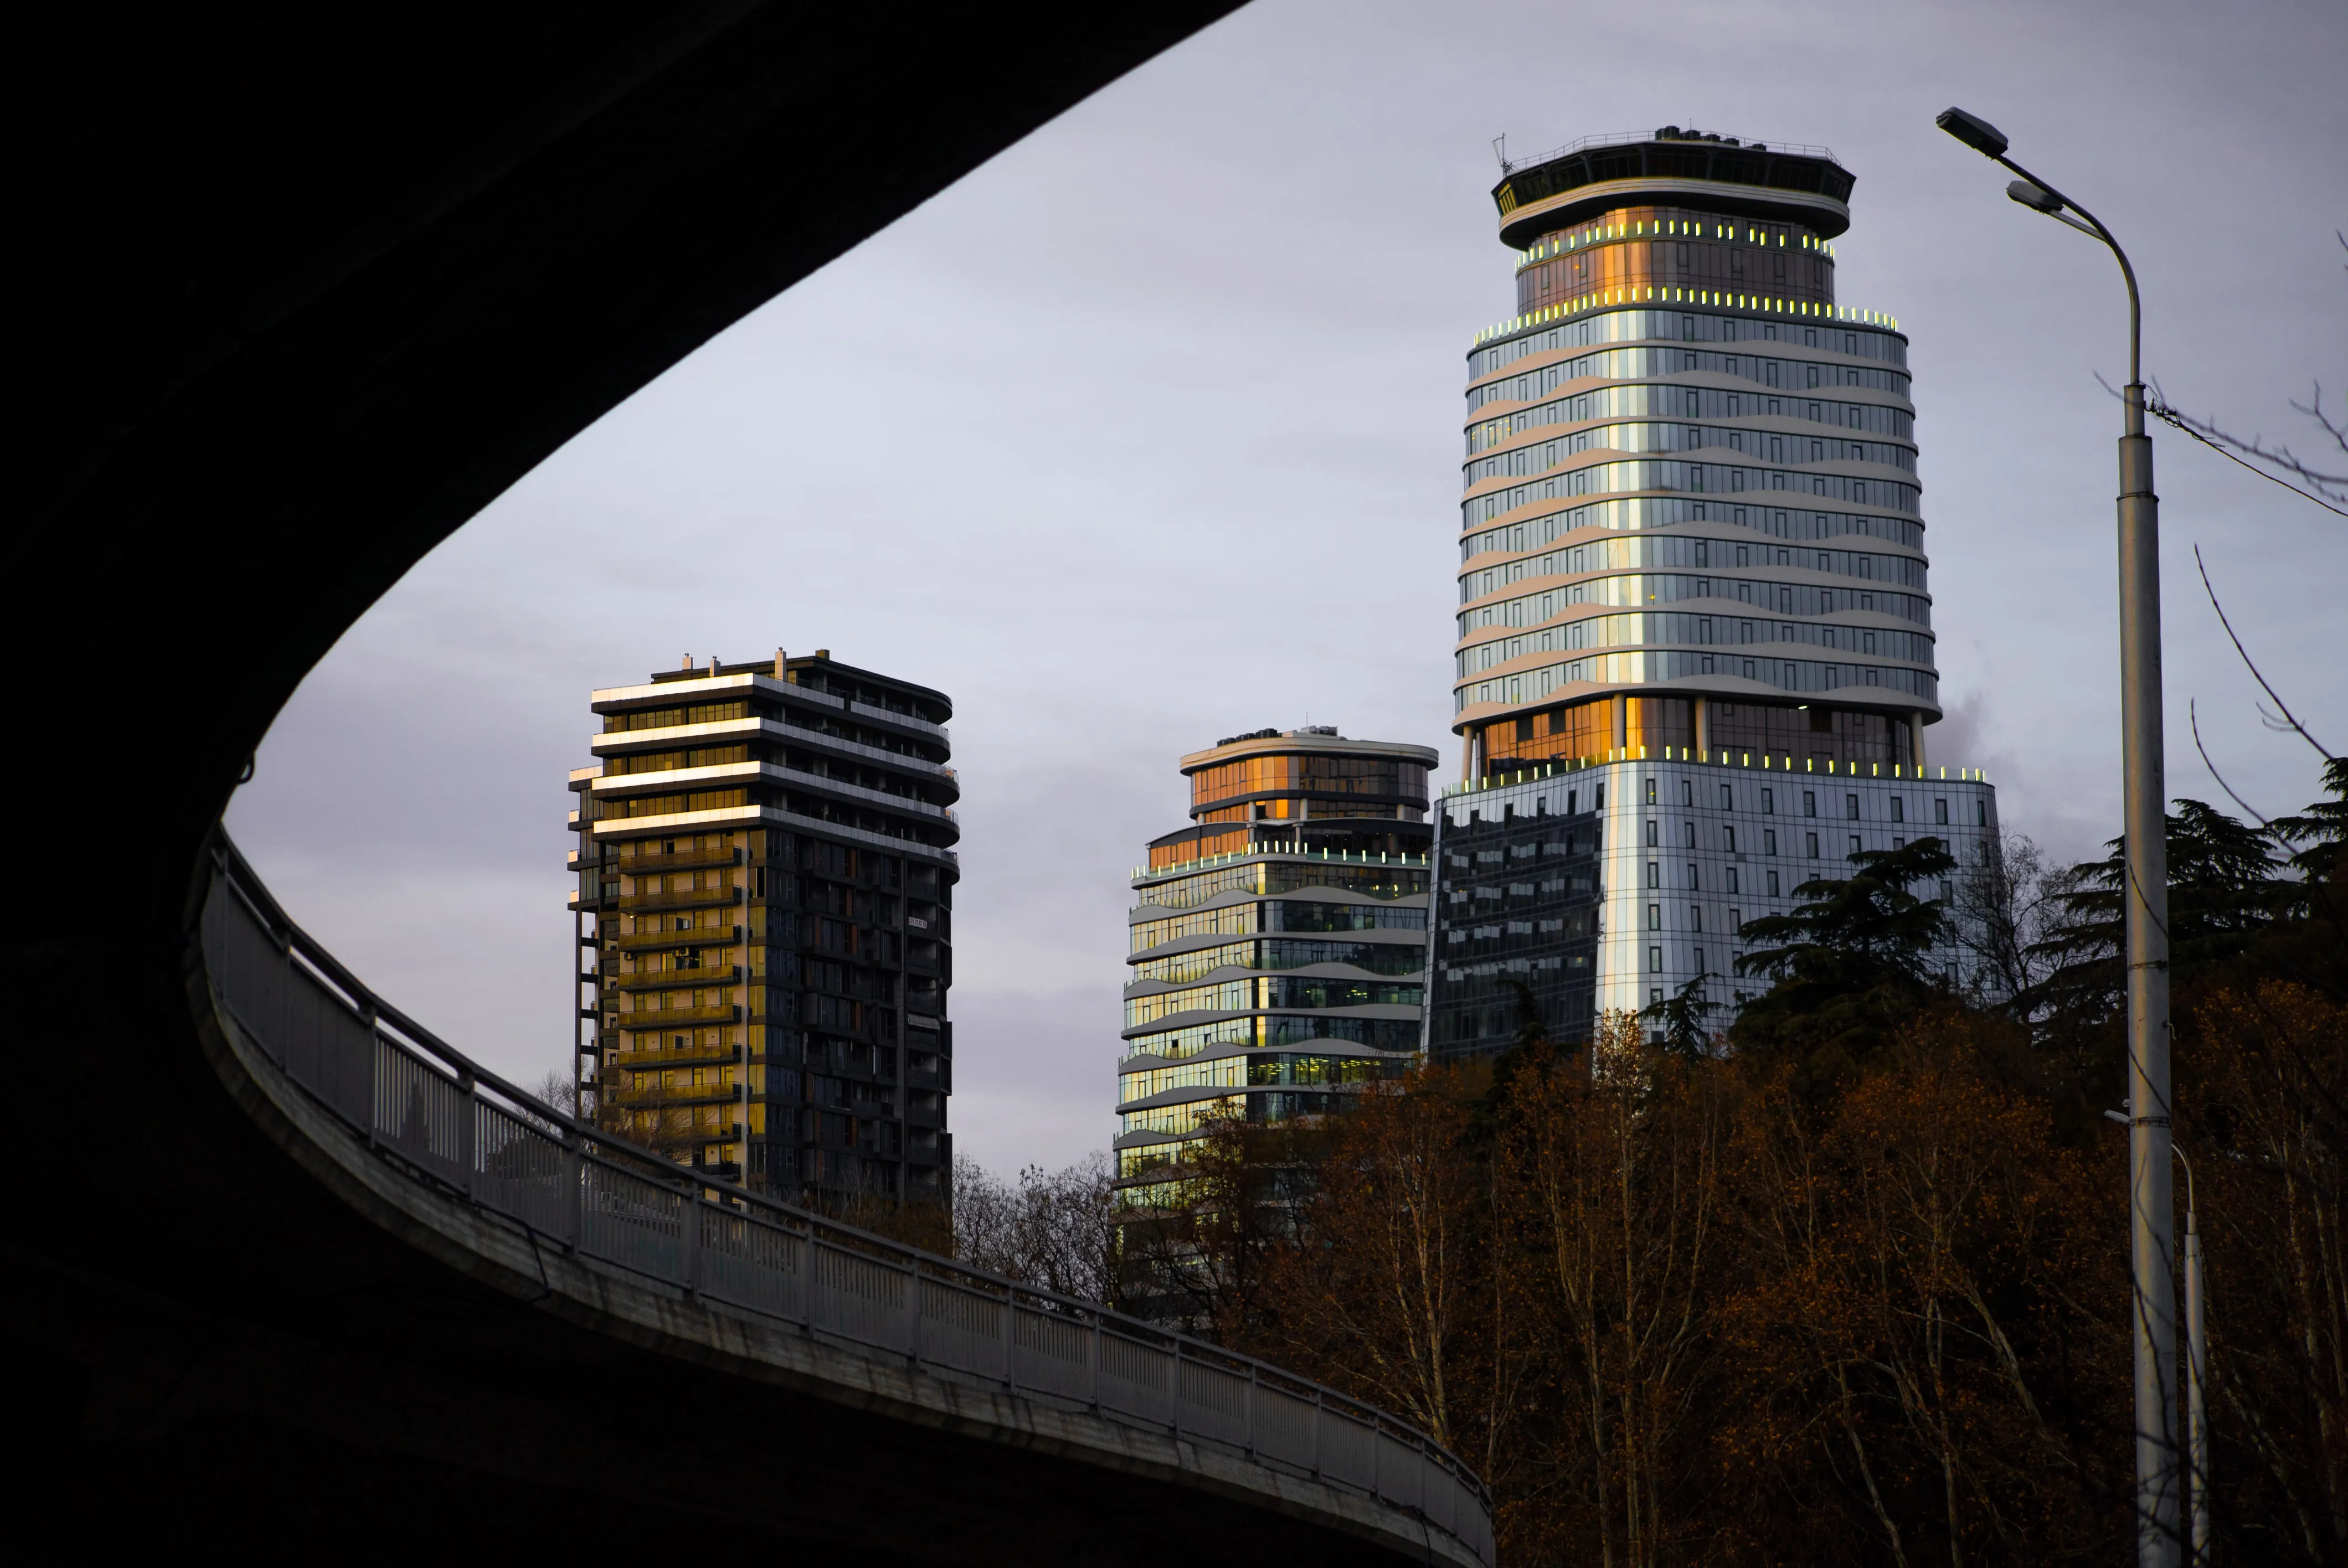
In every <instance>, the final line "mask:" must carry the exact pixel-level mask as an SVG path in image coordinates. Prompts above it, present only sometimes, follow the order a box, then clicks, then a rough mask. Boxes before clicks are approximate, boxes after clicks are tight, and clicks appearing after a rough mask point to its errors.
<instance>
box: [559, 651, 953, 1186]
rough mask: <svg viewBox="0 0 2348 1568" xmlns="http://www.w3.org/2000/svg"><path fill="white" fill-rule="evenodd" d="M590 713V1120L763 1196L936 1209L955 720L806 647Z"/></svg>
mask: <svg viewBox="0 0 2348 1568" xmlns="http://www.w3.org/2000/svg"><path fill="white" fill-rule="evenodd" d="M591 706H592V711H593V712H595V714H596V715H597V717H598V720H599V723H600V726H601V727H600V731H599V733H597V734H596V735H595V736H594V738H593V741H592V752H593V754H594V755H595V757H596V759H597V760H596V762H595V763H594V764H592V765H590V766H588V767H584V768H582V769H580V770H578V771H577V772H575V773H574V774H572V778H571V789H572V793H573V794H575V795H576V796H577V797H578V801H579V804H578V808H577V809H576V810H574V811H573V812H572V815H571V825H572V830H573V832H574V833H575V834H576V835H577V839H578V847H577V848H576V849H574V850H573V851H572V853H571V857H570V858H571V862H572V870H573V871H574V872H575V873H576V876H577V878H578V886H577V888H576V889H575V891H574V892H573V893H572V908H573V918H574V927H575V936H576V940H577V950H578V952H579V955H580V963H579V966H578V998H577V1013H578V1017H579V1020H580V1021H579V1036H578V1059H577V1064H578V1083H579V1089H580V1092H581V1100H582V1107H584V1108H586V1109H588V1110H589V1111H591V1112H592V1114H593V1115H594V1116H595V1118H596V1119H597V1120H598V1121H599V1122H602V1124H604V1125H607V1126H609V1127H611V1128H612V1129H613V1131H614V1132H617V1133H619V1134H621V1135H623V1136H625V1137H628V1138H630V1139H632V1140H633V1141H635V1142H637V1143H646V1144H650V1145H652V1146H653V1147H655V1148H657V1149H659V1150H660V1151H661V1152H662V1153H665V1154H667V1155H669V1157H671V1158H673V1159H675V1160H677V1161H679V1162H680V1163H685V1164H689V1165H692V1166H694V1167H695V1168H697V1169H703V1170H707V1171H709V1172H711V1173H713V1174H715V1175H719V1176H723V1177H725V1178H726V1179H729V1180H735V1181H741V1182H746V1183H747V1184H750V1185H751V1186H753V1187H756V1188H759V1189H761V1190H764V1191H767V1192H771V1193H774V1194H778V1195H781V1196H786V1197H789V1198H793V1199H798V1200H802V1201H812V1202H823V1201H829V1200H832V1199H836V1198H839V1197H844V1196H846V1195H849V1194H865V1195H871V1196H879V1197H884V1198H894V1199H922V1198H942V1197H943V1196H944V1195H945V1193H946V1190H947V1182H948V1178H949V1173H950V1172H951V1170H952V1165H953V1137H952V1133H951V1132H950V1130H949V1128H948V1124H947V1114H946V1104H947V1097H948V1096H949V1094H950V1093H951V1092H952V1090H953V1023H952V1021H951V1020H950V1018H949V1014H948V1009H947V1005H946V999H947V995H948V991H949V988H950V987H951V986H952V984H953V888H954V885H955V883H956V881H957V880H958V879H959V876H960V870H959V866H958V863H957V860H956V856H955V852H954V849H953V845H954V843H955V841H956V839H957V838H958V836H959V832H960V830H959V827H958V825H957V824H956V823H955V820H954V813H953V803H954V802H955V800H956V799H957V798H958V796H959V784H958V782H957V780H956V778H955V775H954V772H953V768H952V767H951V766H950V765H949V763H950V759H951V749H950V737H949V734H948V732H947V729H946V723H947V721H948V720H949V719H950V718H951V717H952V713H953V705H952V703H951V702H950V701H949V700H948V698H947V697H946V696H945V695H944V693H942V692H938V691H935V690H933V689H932V688H930V687H926V686H920V685H915V684H913V683H911V682H905V681H902V680H900V679H897V678H895V677H892V676H886V675H882V674H880V673H877V672H875V671H870V670H863V669H859V668H856V667H854V666H851V665H848V664H845V663H841V662H839V661H835V660H834V659H832V658H831V656H830V653H829V651H828V650H818V651H816V652H815V653H814V654H813V655H812V656H808V657H800V658H790V657H787V656H786V655H785V654H784V653H783V652H781V651H778V652H777V653H776V654H775V656H774V658H773V659H772V660H760V661H756V662H752V663H741V664H728V663H725V662H723V661H719V660H716V659H714V658H713V659H711V660H710V661H708V662H707V664H706V665H705V666H695V665H694V664H692V663H691V662H690V661H687V662H686V663H685V666H684V667H682V668H680V669H677V670H674V671H660V672H656V673H654V674H653V675H652V676H651V677H650V678H649V679H648V680H647V681H645V682H644V683H642V684H640V685H633V686H623V687H614V688H611V689H608V690H602V691H598V692H594V693H593V696H592V704H591Z"/></svg>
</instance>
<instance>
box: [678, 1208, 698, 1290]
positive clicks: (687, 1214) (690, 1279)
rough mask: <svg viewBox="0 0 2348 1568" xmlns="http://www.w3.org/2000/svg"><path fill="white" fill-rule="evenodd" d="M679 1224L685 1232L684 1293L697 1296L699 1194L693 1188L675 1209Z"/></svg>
mask: <svg viewBox="0 0 2348 1568" xmlns="http://www.w3.org/2000/svg"><path fill="white" fill-rule="evenodd" d="M677 1214H678V1216H679V1224H680V1225H683V1227H684V1230H685V1235H684V1237H683V1238H682V1239H683V1240H684V1242H685V1294H686V1295H687V1296H694V1295H697V1294H698V1293H699V1292H700V1289H701V1194H700V1192H699V1191H698V1190H696V1189H695V1188H693V1187H687V1188H686V1189H685V1202H684V1203H683V1204H680V1205H679V1206H678V1208H677Z"/></svg>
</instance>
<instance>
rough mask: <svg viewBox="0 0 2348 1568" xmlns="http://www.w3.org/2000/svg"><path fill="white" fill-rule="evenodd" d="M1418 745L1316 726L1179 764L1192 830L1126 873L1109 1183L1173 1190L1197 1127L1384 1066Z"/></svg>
mask: <svg viewBox="0 0 2348 1568" xmlns="http://www.w3.org/2000/svg"><path fill="white" fill-rule="evenodd" d="M1439 760H1440V758H1439V757H1438V756H1437V753H1435V752H1433V751H1431V750H1429V749H1428V748H1426V747H1425V746H1412V745H1403V744H1398V743H1393V742H1388V741H1349V740H1347V739H1345V738H1344V736H1343V735H1340V734H1338V733H1337V732H1336V731H1335V730H1334V729H1332V728H1329V727H1327V726H1315V727H1311V728H1306V729H1302V730H1292V731H1288V732H1284V733H1283V732H1282V731H1278V730H1258V731H1256V732H1254V733H1251V734H1245V735H1232V736H1227V737H1226V738H1224V739H1223V740H1221V741H1219V742H1217V743H1215V745H1214V746H1213V747H1212V748H1211V749H1210V750H1207V751H1203V752H1198V753H1192V754H1191V755H1189V756H1187V757H1184V758H1183V759H1182V772H1183V774H1184V775H1185V776H1186V777H1188V778H1189V781H1190V820H1191V825H1190V826H1189V827H1185V828H1182V829H1179V830H1178V831H1176V832H1173V833H1169V834H1167V835H1165V836H1163V837H1161V838H1159V839H1155V840H1153V841H1152V842H1151V844H1150V845H1149V864H1148V866H1139V867H1137V868H1136V869H1135V872H1134V876H1133V888H1134V893H1135V896H1136V907H1135V908H1134V910H1133V914H1132V930H1131V941H1130V943H1129V946H1130V948H1131V956H1130V957H1129V958H1128V959H1127V962H1128V965H1129V966H1130V968H1129V970H1128V981H1127V984H1126V987H1125V1024H1126V1027H1125V1035H1124V1040H1125V1046H1124V1053H1123V1060H1122V1061H1120V1062H1119V1063H1118V1067H1117V1114H1118V1118H1119V1131H1118V1133H1117V1184H1118V1187H1119V1190H1120V1191H1121V1193H1122V1194H1123V1195H1124V1197H1125V1200H1126V1201H1127V1202H1128V1203H1138V1204H1148V1203H1154V1202H1158V1201H1160V1200H1161V1199H1170V1198H1171V1197H1172V1195H1173V1192H1174V1188H1173V1187H1172V1185H1171V1184H1173V1183H1174V1182H1176V1181H1177V1180H1178V1179H1179V1176H1180V1175H1181V1173H1182V1164H1183V1161H1184V1159H1185V1157H1186V1154H1187V1153H1188V1151H1189V1148H1190V1147H1191V1146H1193V1145H1194V1144H1195V1143H1196V1142H1197V1140H1198V1139H1200V1137H1202V1136H1203V1135H1204V1132H1205V1129H1206V1128H1207V1126H1208V1125H1209V1123H1210V1122H1217V1121H1228V1120H1233V1119H1237V1120H1243V1121H1248V1122H1276V1121H1280V1120H1283V1119H1285V1118H1289V1117H1294V1116H1308V1115H1318V1114H1320V1113H1322V1112H1326V1111H1328V1110H1329V1109H1330V1108H1331V1106H1332V1098H1331V1097H1332V1096H1333V1095H1335V1094H1341V1093H1344V1092H1345V1091H1348V1090H1349V1089H1354V1088H1358V1087H1359V1086H1360V1085H1361V1084H1363V1083H1365V1082H1369V1081H1374V1080H1376V1079H1380V1078H1386V1077H1392V1076H1396V1075H1398V1074H1400V1073H1401V1072H1402V1071H1405V1070H1406V1069H1407V1067H1408V1066H1409V1065H1410V1063H1411V1062H1412V1061H1414V1060H1415V1058H1416V1052H1417V1050H1418V1048H1419V1042H1420V1030H1421V1019H1422V1011H1421V1009H1422V1004H1423V1002H1424V999H1425V988H1426V936H1427V913H1428V908H1427V906H1428V886H1427V884H1428V866H1427V857H1426V848H1427V842H1428V837H1429V835H1431V834H1432V832H1433V831H1434V830H1433V828H1432V826H1431V825H1429V824H1428V822H1427V820H1426V813H1427V804H1428V803H1427V787H1426V786H1427V770H1428V769H1430V768H1432V767H1434V766H1435V765H1436V764H1437V762H1438V761H1439Z"/></svg>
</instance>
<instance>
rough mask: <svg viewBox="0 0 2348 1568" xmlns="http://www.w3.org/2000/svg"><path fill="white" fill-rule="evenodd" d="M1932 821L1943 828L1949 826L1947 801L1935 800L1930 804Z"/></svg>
mask: <svg viewBox="0 0 2348 1568" xmlns="http://www.w3.org/2000/svg"><path fill="white" fill-rule="evenodd" d="M1932 820H1933V821H1935V822H1937V823H1939V824H1940V825H1941V826H1943V827H1946V826H1947V825H1949V803H1948V802H1947V801H1944V800H1936V801H1934V802H1933V803H1932Z"/></svg>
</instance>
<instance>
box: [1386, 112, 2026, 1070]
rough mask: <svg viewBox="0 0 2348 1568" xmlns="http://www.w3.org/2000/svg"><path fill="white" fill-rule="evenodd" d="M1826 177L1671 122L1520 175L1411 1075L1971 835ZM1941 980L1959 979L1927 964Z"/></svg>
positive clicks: (1911, 498)
mask: <svg viewBox="0 0 2348 1568" xmlns="http://www.w3.org/2000/svg"><path fill="white" fill-rule="evenodd" d="M1851 188H1852V177H1851V176H1850V175H1849V173H1848V172H1847V171H1846V170H1845V169H1843V168H1842V167H1841V165H1840V164H1839V163H1838V162H1837V161H1836V159H1835V158H1834V155H1833V154H1832V153H1831V152H1829V151H1828V150H1827V149H1823V148H1807V147H1791V146H1786V145H1782V144H1772V145H1769V146H1766V147H1765V146H1763V145H1761V144H1758V143H1755V144H1749V145H1748V144H1743V143H1740V142H1739V141H1738V140H1737V139H1736V138H1721V137H1717V136H1709V135H1699V134H1698V133H1696V132H1694V131H1683V130H1681V129H1679V128H1677V127H1665V128H1663V129H1662V130H1659V131H1657V132H1656V133H1655V135H1654V136H1653V137H1652V138H1589V139H1587V140H1585V141H1583V142H1579V143H1576V144H1574V145H1573V146H1571V147H1569V148H1566V149H1562V150H1560V151H1559V152H1556V153H1552V154H1549V155H1547V156H1545V157H1542V158H1540V159H1533V160H1531V161H1529V162H1527V163H1524V164H1521V165H1517V166H1511V167H1510V168H1509V169H1507V170H1506V171H1505V178H1504V179H1502V180H1501V181H1500V183H1499V185H1498V187H1496V188H1495V190H1493V193H1492V195H1493V200H1494V203H1495V205H1496V207H1497V208H1498V218H1499V237H1500V240H1501V241H1502V242H1503V243H1504V244H1506V245H1507V246H1509V249H1510V250H1511V251H1514V252H1515V253H1516V292H1517V314H1516V315H1514V316H1513V317H1511V318H1510V319H1509V320H1508V321H1506V322H1503V323H1500V324H1498V326H1495V327H1492V328H1490V329H1488V330H1487V331H1486V332H1484V333H1479V334H1478V337H1477V340H1476V343H1475V345H1474V347H1473V348H1472V350H1471V351H1470V353H1469V354H1468V425H1467V433H1466V454H1465V459H1464V460H1465V473H1464V477H1465V480H1466V498H1465V500H1464V501H1463V503H1462V507H1461V514H1460V516H1461V535H1460V566H1459V577H1458V581H1459V602H1460V607H1461V608H1460V610H1459V616H1458V629H1457V630H1458V645H1457V668H1456V671H1455V684H1454V688H1453V699H1454V702H1453V706H1454V711H1455V718H1454V723H1453V728H1454V730H1455V732H1456V733H1457V734H1458V736H1459V737H1460V746H1461V782H1460V785H1459V787H1458V789H1457V791H1455V792H1454V793H1453V794H1451V795H1450V796H1449V797H1448V799H1447V804H1446V816H1445V820H1444V825H1443V837H1444V844H1443V851H1444V862H1443V866H1442V878H1443V880H1442V887H1443V901H1442V904H1441V909H1442V916H1441V926H1442V930H1441V932H1440V934H1439V937H1438V940H1437V949H1436V950H1437V974H1436V977H1435V981H1434V988H1435V997H1436V1001H1435V1008H1436V1016H1435V1018H1434V1020H1433V1028H1432V1043H1433V1046H1434V1049H1435V1050H1436V1052H1437V1055H1438V1056H1443V1055H1451V1054H1465V1053H1473V1052H1481V1051H1489V1050H1498V1049H1500V1048H1501V1047H1503V1046H1504V1045H1505V1044H1506V1043H1507V1041H1508V1040H1509V1038H1510V1037H1512V1035H1513V1033H1514V1030H1515V1018H1516V1008H1517V1005H1518V1003H1519V999H1521V997H1522V996H1523V995H1524V994H1525V992H1523V991H1519V989H1518V988H1519V986H1520V985H1521V986H1523V987H1526V988H1527V989H1529V992H1530V993H1531V994H1532V995H1533V997H1534V998H1535V999H1536V1000H1537V1001H1538V1002H1539V1003H1540V1006H1541V1008H1542V1009H1543V1011H1544V1012H1545V1013H1546V1014H1548V1015H1549V1018H1550V1027H1551V1028H1552V1029H1553V1030H1559V1031H1560V1032H1562V1033H1565V1034H1570V1035H1579V1034H1581V1033H1583V1032H1586V1030H1587V1028H1588V1026H1589V1023H1590V1021H1591V1019H1592V1017H1593V1016H1594V1013H1595V1012H1596V1011H1597V1010H1599V1009H1638V1008H1640V1007H1643V1006H1645V1005H1646V1004H1648V1003H1649V1002H1650V1001H1652V1000H1655V999H1661V998H1662V997H1663V995H1664V994H1665V993H1667V992H1669V991H1673V990H1676V989H1677V988H1678V987H1680V986H1681V985H1683V984H1684V983H1685V982H1687V981H1688V980H1690V979H1695V978H1697V977H1698V976H1712V977H1723V978H1720V979H1717V980H1716V981H1707V982H1706V994H1707V996H1709V997H1710V998H1711V999H1714V1000H1716V1001H1719V1002H1721V1003H1724V1004H1725V1005H1726V1006H1727V1007H1728V1008H1730V1009H1734V1007H1735V1003H1736V1002H1737V1001H1738V1000H1739V999H1740V995H1739V993H1740V991H1750V990H1751V989H1753V984H1752V983H1751V982H1746V983H1745V984H1744V985H1742V986H1740V985H1739V983H1738V982H1736V981H1735V980H1733V979H1726V978H1725V977H1727V976H1729V975H1730V974H1731V973H1732V972H1733V960H1734V958H1735V952H1736V950H1737V949H1736V943H1735V927H1736V925H1737V924H1738V923H1740V922H1741V921H1743V920H1745V919H1750V918H1753V917H1757V916H1759V915H1761V914H1763V913H1765V912H1768V911H1772V910H1775V911H1779V912H1782V911H1783V910H1785V909H1786V908H1787V907H1789V895H1790V893H1791V889H1792V888H1793V886H1795V885H1797V884H1798V883H1800V882H1802V881H1804V880H1807V878H1809V877H1811V876H1818V875H1836V874H1838V870H1839V869H1842V868H1843V861H1844V858H1845V857H1846V856H1848V855H1849V853H1850V852H1851V851H1853V850H1857V849H1859V848H1869V849H1879V848H1884V849H1888V848H1890V847H1893V846H1894V845H1895V844H1896V843H1904V842H1906V840H1907V839H1908V838H1910V837H1912V836H1918V835H1924V834H1931V833H1938V834H1939V835H1941V836H1942V837H1944V838H1948V839H1950V840H1952V847H1955V848H1957V849H1958V850H1959V851H1960V852H1962V851H1963V850H1965V849H1966V847H1967V846H1968V844H1969V842H1970V841H1971V840H1972V839H1973V838H1976V837H1977V836H1978V835H1980V834H1982V833H1987V832H1992V831H1994V825H1995V805H1994V802H1993V798H1992V796H1991V794H1990V791H1989V788H1988V786H1987V785H1986V784H1982V782H1980V781H1979V779H1978V777H1977V776H1973V775H1970V774H1965V773H1964V772H1963V771H1962V770H1951V769H1948V768H1946V767H1930V766H1928V765H1927V746H1926V743H1925V730H1926V726H1927V725H1929V724H1931V723H1935V722H1937V721H1938V719H1939V717H1940V705H1939V689H1938V677H1937V673H1936V671H1935V669H1934V664H1933V637H1932V630H1931V598H1930V595H1929V594H1928V593H1927V592H1926V583H1925V571H1926V558H1925V555H1924V548H1923V543H1924V523H1923V518H1922V515H1921V509H1920V496H1921V491H1920V487H1919V485H1918V481H1917V475H1916V445H1915V438H1914V418H1915V411H1914V408H1913V405H1911V404H1910V400H1909V371H1908V340H1907V338H1906V337H1905V336H1904V335H1902V334H1901V333H1900V331H1899V330H1898V326H1897V323H1895V322H1894V321H1893V320H1892V319H1891V318H1890V317H1889V316H1887V315H1884V314H1882V313H1878V312H1874V311H1868V310H1854V309H1851V308H1849V307H1848V306H1844V305H1841V304H1839V303H1838V302H1837V301H1836V298H1835V286H1834V277H1835V271H1834V269H1835V251H1834V246H1833V243H1832V242H1833V241H1834V240H1835V239H1836V237H1837V236H1838V235H1840V234H1842V233H1843V232H1844V231H1845V230H1847V229H1848V228H1849V223H1850V214H1849V197H1850V193H1851ZM1950 961H1951V962H1953V961H1954V960H1953V958H1951V959H1950Z"/></svg>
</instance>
